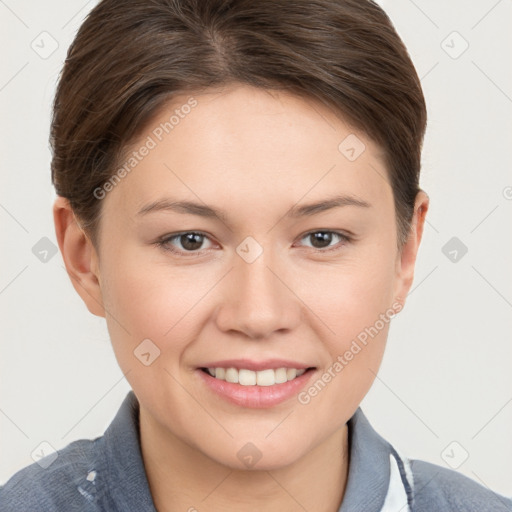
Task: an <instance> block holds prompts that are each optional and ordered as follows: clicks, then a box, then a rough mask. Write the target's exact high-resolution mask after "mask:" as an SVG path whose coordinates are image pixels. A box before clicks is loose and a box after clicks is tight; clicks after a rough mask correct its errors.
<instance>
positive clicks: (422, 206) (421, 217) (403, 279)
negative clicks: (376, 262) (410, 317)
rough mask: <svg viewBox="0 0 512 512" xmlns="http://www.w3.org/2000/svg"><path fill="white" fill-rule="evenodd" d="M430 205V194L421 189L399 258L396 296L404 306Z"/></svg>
mask: <svg viewBox="0 0 512 512" xmlns="http://www.w3.org/2000/svg"><path fill="white" fill-rule="evenodd" d="M428 206H429V198H428V195H427V194H426V193H425V192H424V191H423V190H420V191H419V192H418V194H417V195H416V200H415V203H414V213H413V218H412V220H411V228H410V231H409V236H408V238H407V241H406V242H405V243H404V245H403V247H402V250H401V251H400V252H399V254H398V258H397V281H396V288H395V297H396V298H397V300H398V301H399V302H400V303H401V305H402V307H403V305H404V304H405V297H407V294H408V293H409V290H410V288H411V285H412V281H413V279H414V267H415V264H416V256H417V255H418V249H419V246H420V242H421V237H422V235H423V227H424V225H425V217H426V214H427V211H428Z"/></svg>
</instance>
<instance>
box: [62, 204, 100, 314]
mask: <svg viewBox="0 0 512 512" xmlns="http://www.w3.org/2000/svg"><path fill="white" fill-rule="evenodd" d="M53 220H54V223H55V233H56V236H57V241H58V243H59V248H60V252H61V254H62V258H63V259H64V264H65V265H66V271H67V273H68V275H69V277H70V279H71V283H72V284H73V287H74V288H75V290H76V291H77V293H78V295H80V297H81V298H82V300H83V301H84V302H85V305H86V306H87V309H88V310H89V311H90V312H91V313H92V314H93V315H97V316H102V317H104V316H105V309H104V307H103V299H102V294H101V286H100V273H99V260H98V256H97V253H96V250H95V248H94V246H93V244H92V242H91V241H90V239H89V237H88V236H87V235H86V234H85V233H84V231H83V229H82V228H81V227H80V226H79V224H78V222H77V220H76V217H75V214H74V212H73V210H72V209H71V206H70V204H69V201H68V199H66V198H64V197H61V196H58V197H57V199H56V200H55V203H54V205H53Z"/></svg>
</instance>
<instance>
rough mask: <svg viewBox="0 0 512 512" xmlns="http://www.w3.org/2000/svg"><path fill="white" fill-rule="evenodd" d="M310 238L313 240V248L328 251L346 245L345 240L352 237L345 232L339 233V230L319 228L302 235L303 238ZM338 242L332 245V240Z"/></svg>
mask: <svg viewBox="0 0 512 512" xmlns="http://www.w3.org/2000/svg"><path fill="white" fill-rule="evenodd" d="M304 239H309V240H310V241H311V246H310V247H312V248H313V249H317V250H319V251H321V252H326V251H328V250H331V249H338V248H341V246H342V245H344V242H348V241H350V237H348V236H347V235H345V234H343V233H339V232H337V231H328V230H318V231H311V232H309V233H307V234H306V235H304V236H303V237H302V240H304ZM333 241H334V242H336V241H337V242H338V244H337V245H339V246H340V247H337V245H336V244H335V245H331V244H332V242H333Z"/></svg>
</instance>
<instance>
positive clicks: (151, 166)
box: [107, 85, 392, 214]
mask: <svg viewBox="0 0 512 512" xmlns="http://www.w3.org/2000/svg"><path fill="white" fill-rule="evenodd" d="M144 148H146V149H144ZM142 153H144V155H143V156H141V154H142ZM123 164H124V165H125V168H126V169H128V171H129V172H126V173H124V174H125V175H126V177H125V178H123V179H122V180H121V181H120V183H119V184H118V185H117V186H116V187H115V188H114V189H113V190H112V192H109V194H108V197H107V199H108V201H107V202H108V203H109V204H112V205H113V204H115V205H116V211H119V208H120V207H122V208H125V209H126V208H127V209H129V210H130V211H131V213H132V214H133V212H134V210H135V209H139V208H140V207H141V206H143V205H144V204H146V203H148V202H150V201H155V200H158V199H162V198H165V197H166V196H172V197H177V196H178V197H181V198H183V199H186V198H188V199H194V200H198V199H199V200H202V201H204V202H206V203H208V204H216V205H219V206H221V207H223V209H224V207H225V209H227V208H228V207H229V205H233V206H236V205H237V204H245V205H247V204H253V206H254V208H260V209H261V208H262V207H263V208H269V207H270V205H277V206H279V205H283V206H284V205H286V204H293V203H297V202H298V201H300V200H301V198H304V200H305V201H306V202H310V200H313V199H316V198H322V197H324V196H325V195H326V193H329V194H330V195H332V193H334V192H336V193H344V194H345V193H348V194H352V195H356V196H359V197H363V198H364V199H365V200H367V201H371V202H375V201H377V202H378V201H379V200H384V201H386V200H388V199H389V197H390V195H391V190H390V187H389V183H388V178H387V172H386V169H385V167H384V161H383V153H382V151H381V148H380V147H379V146H378V145H377V144H376V143H374V141H372V140H371V139H370V138H369V137H368V136H366V135H365V134H364V133H361V132H360V131H357V130H355V129H354V128H352V127H351V126H350V125H349V124H348V123H347V122H345V121H344V120H343V119H341V118H340V117H339V116H337V115H335V113H334V112H332V111H331V110H330V109H329V108H328V107H326V106H325V105H323V104H321V103H320V102H318V101H316V100H313V99H310V98H303V97H299V96H296V95H293V94H290V93H287V92H283V91H269V90H263V89H258V88H254V87H251V86H244V85H240V86H231V87H225V88H222V89H215V90H213V89H211V90H208V91H206V92H201V93H197V94H193V93H188V94H182V95H180V96H175V97H174V98H173V100H172V101H170V102H169V103H167V104H166V105H165V106H164V107H162V108H160V109H159V111H158V112H157V113H156V114H155V115H154V116H153V118H152V119H151V120H150V121H149V122H148V123H147V125H146V127H145V129H144V130H143V131H142V133H141V134H140V136H139V138H138V139H137V140H136V141H135V142H134V143H133V144H131V145H130V147H129V148H128V150H127V152H126V155H125V159H124V162H122V165H123ZM126 164H128V165H126ZM391 197H392V196H391ZM121 203H122V204H121ZM223 203H224V204H223ZM127 213H128V212H127Z"/></svg>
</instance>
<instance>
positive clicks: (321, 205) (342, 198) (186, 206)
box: [137, 195, 371, 223]
mask: <svg viewBox="0 0 512 512" xmlns="http://www.w3.org/2000/svg"><path fill="white" fill-rule="evenodd" d="M342 206H357V207H360V208H370V207H371V204H370V203H368V202H367V201H364V200H363V199H359V198H357V197H354V196H350V195H338V196H334V197H330V198H326V199H323V200H322V201H317V202H314V203H307V204H303V205H295V206H293V207H292V208H290V209H289V211H288V212H287V213H286V214H285V217H289V218H300V217H308V216H312V215H316V214H318V213H321V212H325V211H327V210H331V209H333V208H340V207H342ZM160 211H169V212H175V213H183V214H189V215H198V216H200V217H207V218H216V219H218V220H220V221H222V222H225V223H228V216H227V214H226V212H225V211H224V210H221V209H215V208H213V207H211V206H208V205H206V204H200V203H195V202H193V201H174V200H172V199H161V200H159V201H153V202H151V203H148V204H147V205H145V206H143V207H142V208H141V209H140V210H139V211H138V212H137V215H141V216H142V215H147V214H148V213H151V212H160Z"/></svg>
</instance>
